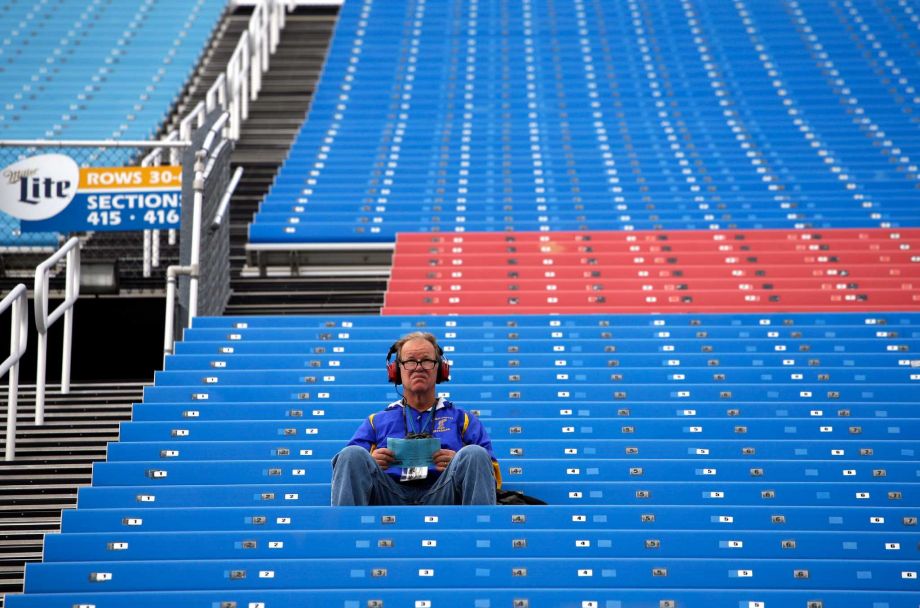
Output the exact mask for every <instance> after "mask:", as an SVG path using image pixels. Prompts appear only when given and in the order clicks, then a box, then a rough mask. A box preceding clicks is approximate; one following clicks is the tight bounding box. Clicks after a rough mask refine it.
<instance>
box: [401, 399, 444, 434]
mask: <svg viewBox="0 0 920 608" xmlns="http://www.w3.org/2000/svg"><path fill="white" fill-rule="evenodd" d="M437 407H438V404H437V403H435V404H434V405H433V406H431V409H429V410H427V411H425V412H422V415H421V418H422V419H421V420H420V421H419V425H420V428H419V430H418V431H416V430H415V423H414V422H413V423H412V424H410V422H411V421H412V419H413V418H414V417H415V410H412V416H409V414H408V410H409V409H411V408H410V406H409V405H407V404H406V405H403V421H404V422H405V424H406V435H409V434H410V433H412V434H415V435H421V434H423V433H424V432H425V427H427V426H429V424H430V425H431V433H430V434H431V435H434V410H435V408H437ZM425 414H430V415H431V417H430V418H429V419H428V422H425Z"/></svg>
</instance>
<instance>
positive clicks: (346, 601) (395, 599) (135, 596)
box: [8, 585, 913, 608]
mask: <svg viewBox="0 0 920 608" xmlns="http://www.w3.org/2000/svg"><path fill="white" fill-rule="evenodd" d="M236 587H239V585H237V586H236ZM64 595H66V598H65V597H63V596H64ZM819 595H820V596H821V598H822V601H823V602H824V603H826V604H831V605H837V604H841V603H842V604H845V605H847V606H852V607H853V608H877V606H879V605H885V606H888V607H889V608H913V603H912V601H913V600H912V599H911V598H910V597H909V594H905V593H903V592H896V591H880V590H874V591H863V592H859V591H851V590H848V591H833V590H832V591H828V590H822V591H821V592H820V594H819ZM815 596H816V594H815V591H814V590H812V589H809V590H807V591H804V590H776V589H761V590H758V591H756V592H752V591H750V590H748V589H742V590H732V589H705V590H700V589H609V588H608V589H591V590H580V589H579V590H570V589H567V590H554V589H540V590H522V589H513V590H512V589H489V590H487V591H483V590H479V589H475V590H470V589H467V588H463V589H448V590H437V589H424V590H419V589H414V588H413V589H412V590H411V591H407V590H405V589H401V590H398V591H397V590H390V589H374V590H373V591H370V590H350V591H331V590H315V589H309V590H308V589H298V590H283V591H281V590H259V591H249V590H244V591H239V590H220V591H182V592H170V591H163V592H156V591H145V592H138V591H131V592H123V593H119V592H114V593H113V592H98V591H97V592H71V593H67V594H60V593H54V594H34V593H30V594H27V595H10V596H8V598H9V599H8V601H9V605H10V606H11V607H13V608H72V606H73V603H74V602H79V603H80V604H81V605H84V604H87V605H93V606H96V607H97V608H117V607H120V606H125V605H127V604H130V605H132V606H137V607H139V608H155V607H158V606H163V605H164V604H168V603H171V602H177V601H181V602H182V604H183V605H185V606H189V607H193V608H211V607H212V606H214V605H215V604H221V603H225V602H234V603H236V604H237V605H249V604H252V603H255V604H259V603H263V604H268V605H279V604H285V605H292V606H304V605H317V606H329V607H331V608H338V607H341V608H354V607H355V606H368V605H370V606H380V605H381V604H382V605H384V606H394V605H397V606H398V605H402V604H404V603H406V602H408V603H409V605H416V604H419V605H423V606H424V605H449V606H463V607H470V608H477V607H481V606H484V605H487V604H488V605H495V604H499V605H508V606H513V605H515V602H517V604H518V605H535V604H538V603H545V604H546V605H549V606H558V605H564V604H565V603H571V602H573V601H574V602H576V603H577V604H576V605H584V606H589V607H594V606H616V605H619V606H626V607H633V606H636V607H639V606H648V605H659V604H660V603H661V602H676V603H677V605H690V606H696V605H701V604H705V605H706V606H711V607H712V608H734V607H736V606H739V605H747V604H750V603H751V602H761V603H767V604H770V605H772V604H776V605H779V606H794V605H805V604H807V603H808V602H811V601H814V599H815ZM751 598H757V599H751ZM525 602H526V604H525Z"/></svg>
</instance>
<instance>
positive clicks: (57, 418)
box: [0, 383, 144, 594]
mask: <svg viewBox="0 0 920 608" xmlns="http://www.w3.org/2000/svg"><path fill="white" fill-rule="evenodd" d="M143 387H144V385H143V384H140V383H136V384H73V385H71V391H70V393H69V394H66V395H63V394H61V393H60V386H59V385H54V384H52V385H49V386H48V387H47V393H46V399H45V424H44V426H35V424H34V417H35V386H34V385H24V386H21V387H20V390H19V402H18V407H17V414H18V416H17V428H16V458H15V460H14V461H13V462H0V566H2V571H0V594H2V593H11V592H18V591H21V590H22V580H23V578H22V577H23V572H24V567H25V564H26V563H27V562H34V561H39V560H40V559H41V556H42V540H43V533H45V532H55V531H57V530H59V525H60V519H61V511H62V509H64V508H70V507H73V506H74V505H75V503H76V496H77V487H79V486H83V485H87V484H88V483H89V482H90V481H91V479H92V463H93V462H95V461H99V460H103V459H104V458H105V455H106V444H107V443H108V442H109V441H115V440H117V439H118V425H119V424H120V423H121V422H123V421H127V420H130V419H131V406H132V404H133V403H134V402H137V401H140V400H141V399H142V397H143ZM8 405H9V400H8V398H7V388H6V386H5V385H4V387H3V388H2V389H0V420H2V421H5V420H6V416H7V407H8ZM4 426H5V425H4ZM5 435H6V433H5V428H4V429H3V430H2V432H0V441H3V440H4V438H5Z"/></svg>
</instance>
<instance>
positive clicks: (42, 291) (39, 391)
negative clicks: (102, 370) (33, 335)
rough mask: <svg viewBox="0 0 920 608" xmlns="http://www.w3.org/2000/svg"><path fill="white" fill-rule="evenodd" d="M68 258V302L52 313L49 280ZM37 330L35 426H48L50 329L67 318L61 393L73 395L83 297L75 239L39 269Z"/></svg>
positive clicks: (36, 311) (37, 277)
mask: <svg viewBox="0 0 920 608" xmlns="http://www.w3.org/2000/svg"><path fill="white" fill-rule="evenodd" d="M64 256H66V257H67V267H66V273H67V275H66V277H67V278H66V287H65V295H64V301H63V302H61V303H60V304H59V305H58V307H57V308H55V309H54V311H52V312H51V313H50V314H49V313H48V278H49V275H50V273H51V269H52V268H53V267H54V266H55V264H57V263H58V262H59V261H61V259H62V258H63V257H64ZM34 293H35V296H34V297H35V329H37V330H38V354H37V362H36V371H35V424H36V425H37V426H41V425H42V424H44V423H45V375H46V366H47V363H48V361H47V359H48V329H49V328H50V327H51V326H52V325H54V323H55V321H57V320H58V319H60V318H61V315H63V316H64V349H63V352H62V354H61V393H62V394H67V393H69V392H70V352H71V341H72V339H73V305H74V303H76V301H77V299H78V298H79V297H80V239H78V238H77V237H73V238H71V239H70V240H69V241H67V242H66V243H64V246H63V247H61V248H60V249H58V250H57V252H55V253H54V254H53V255H52V256H51V257H50V258H48V259H47V260H45V261H44V262H42V263H41V264H39V265H38V268H36V269H35V292H34Z"/></svg>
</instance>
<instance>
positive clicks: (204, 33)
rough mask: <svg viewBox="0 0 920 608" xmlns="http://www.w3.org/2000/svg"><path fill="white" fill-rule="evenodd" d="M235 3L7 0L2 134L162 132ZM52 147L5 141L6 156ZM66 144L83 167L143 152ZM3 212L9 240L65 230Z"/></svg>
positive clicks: (135, 135)
mask: <svg viewBox="0 0 920 608" xmlns="http://www.w3.org/2000/svg"><path fill="white" fill-rule="evenodd" d="M225 6H226V2H225V1H224V0H195V1H194V2H186V1H182V0H130V2H112V1H111V0H92V1H91V2H83V1H74V0H46V1H43V2H37V3H34V2H16V1H14V0H5V1H4V2H2V3H0V31H2V32H3V38H2V42H0V139H4V140H31V139H52V140H71V139H72V140H108V139H112V140H147V139H149V138H151V137H153V136H154V135H155V134H156V132H157V130H158V129H159V128H160V126H161V125H162V123H163V121H164V120H165V119H166V117H167V115H168V113H169V111H170V109H171V107H172V104H173V102H175V101H176V99H177V97H178V95H179V94H180V93H181V91H182V89H183V87H184V86H185V83H186V81H187V80H188V78H189V76H190V75H191V73H192V71H193V70H194V68H195V66H196V64H197V62H198V58H199V56H200V55H201V53H202V49H203V48H204V46H205V44H206V42H207V41H208V39H209V38H210V36H211V33H212V31H213V29H214V27H215V26H216V24H217V21H218V19H219V18H220V16H221V14H222V12H223V10H224V8H225ZM55 151H56V152H57V151H59V150H55ZM43 152H44V151H43V150H42V149H38V148H35V149H32V148H28V149H27V148H2V149H0V159H2V163H0V164H3V166H6V165H8V164H11V163H12V162H14V161H16V160H18V159H20V158H25V157H28V156H33V155H36V154H42V153H43ZM64 152H65V153H72V154H83V156H82V157H78V158H76V159H75V160H76V161H77V162H78V163H79V164H81V165H82V166H119V165H121V164H124V163H126V162H130V161H132V160H135V159H134V156H135V155H136V151H135V150H132V149H112V150H106V151H105V154H102V155H101V154H99V153H98V150H93V149H88V150H82V151H79V152H78V151H75V150H72V149H68V150H64ZM84 153H85V154H84ZM2 215H3V217H2V220H3V221H2V228H0V245H11V246H17V245H57V242H58V235H57V234H56V233H28V234H25V235H21V234H19V222H18V220H16V219H15V218H12V217H10V216H8V215H6V214H2Z"/></svg>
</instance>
